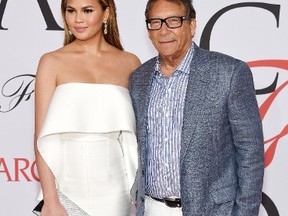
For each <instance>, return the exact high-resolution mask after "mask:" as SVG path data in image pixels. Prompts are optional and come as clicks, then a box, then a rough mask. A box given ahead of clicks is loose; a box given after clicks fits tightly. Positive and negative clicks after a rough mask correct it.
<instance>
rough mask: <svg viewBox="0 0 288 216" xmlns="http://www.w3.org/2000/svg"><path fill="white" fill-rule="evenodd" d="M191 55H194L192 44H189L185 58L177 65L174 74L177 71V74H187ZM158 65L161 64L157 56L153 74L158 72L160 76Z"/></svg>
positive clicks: (159, 57)
mask: <svg viewBox="0 0 288 216" xmlns="http://www.w3.org/2000/svg"><path fill="white" fill-rule="evenodd" d="M193 55H194V43H192V44H191V47H190V48H189V50H188V52H187V53H186V55H185V57H184V58H183V59H182V61H181V63H180V64H179V65H178V67H177V68H176V70H175V71H174V72H176V71H179V72H183V73H186V74H189V72H190V65H191V64H190V62H191V61H192V58H193ZM160 63H161V56H160V55H159V54H158V56H157V60H156V64H155V70H154V73H156V72H158V73H160V74H161V71H160Z"/></svg>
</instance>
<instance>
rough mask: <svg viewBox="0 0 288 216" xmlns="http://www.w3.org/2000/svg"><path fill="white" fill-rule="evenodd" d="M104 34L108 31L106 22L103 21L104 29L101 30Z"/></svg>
mask: <svg viewBox="0 0 288 216" xmlns="http://www.w3.org/2000/svg"><path fill="white" fill-rule="evenodd" d="M103 33H104V35H106V34H107V33H108V30H107V22H105V23H104V31H103Z"/></svg>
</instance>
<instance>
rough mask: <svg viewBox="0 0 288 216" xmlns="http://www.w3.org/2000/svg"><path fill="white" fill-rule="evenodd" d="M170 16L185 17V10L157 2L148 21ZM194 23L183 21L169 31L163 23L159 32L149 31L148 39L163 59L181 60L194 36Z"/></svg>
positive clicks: (179, 6) (161, 0) (163, 0)
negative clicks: (180, 24)
mask: <svg viewBox="0 0 288 216" xmlns="http://www.w3.org/2000/svg"><path fill="white" fill-rule="evenodd" d="M172 16H187V14H185V8H184V7H183V6H181V5H177V4H175V3H172V2H167V1H165V0H159V1H157V2H155V3H154V5H153V7H152V8H151V11H150V13H149V17H148V19H151V18H160V19H165V18H167V17H172ZM195 28H196V21H195V20H193V21H192V22H191V23H190V21H188V20H183V24H182V26H181V27H179V28H175V29H169V28H168V27H167V25H166V24H165V23H163V24H162V27H161V28H160V29H159V30H149V31H148V33H149V38H150V39H151V41H152V43H153V45H154V47H155V48H156V49H157V51H158V52H159V54H160V55H161V57H163V58H165V57H167V58H174V59H177V58H180V59H181V58H182V57H184V55H185V54H186V51H187V50H188V49H189V47H190V45H191V42H192V37H193V36H194V33H195Z"/></svg>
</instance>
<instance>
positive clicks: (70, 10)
mask: <svg viewBox="0 0 288 216" xmlns="http://www.w3.org/2000/svg"><path fill="white" fill-rule="evenodd" d="M66 11H67V12H68V13H73V12H74V10H73V9H67V10H66Z"/></svg>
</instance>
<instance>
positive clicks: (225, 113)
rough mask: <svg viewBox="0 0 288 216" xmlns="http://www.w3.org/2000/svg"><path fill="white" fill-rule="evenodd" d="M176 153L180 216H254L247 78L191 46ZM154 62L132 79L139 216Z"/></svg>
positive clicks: (257, 157) (257, 193)
mask: <svg viewBox="0 0 288 216" xmlns="http://www.w3.org/2000/svg"><path fill="white" fill-rule="evenodd" d="M194 47H195V52H194V56H193V60H192V63H191V70H190V74H189V81H188V86H187V93H186V100H185V107H184V122H183V129H182V142H181V153H180V186H181V199H182V211H183V216H200V215H201V216H232V215H233V216H236V215H237V216H240V215H241V216H256V215H258V212H259V206H260V203H261V197H262V185H263V175H264V145H263V132H262V124H261V119H260V116H259V110H258V105H257V101H256V97H255V89H254V84H253V77H252V73H251V71H250V69H249V67H248V66H247V64H245V63H244V62H243V61H240V60H238V59H235V58H232V57H230V56H227V55H224V54H221V53H216V52H211V51H207V50H203V49H201V48H199V47H198V46H197V45H196V44H194ZM155 62H156V57H154V58H152V59H150V60H149V61H147V62H145V63H144V64H143V65H141V66H140V67H139V68H138V69H136V70H135V71H134V72H133V73H132V74H131V76H130V86H129V90H130V94H131V98H132V102H133V107H134V111H135V115H136V129H137V139H138V146H139V147H138V151H139V169H138V182H137V183H138V191H137V216H142V215H143V214H144V211H145V172H146V171H145V168H146V158H147V157H146V137H147V136H146V133H147V109H148V103H149V96H150V90H151V82H152V75H153V71H154V67H155Z"/></svg>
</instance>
